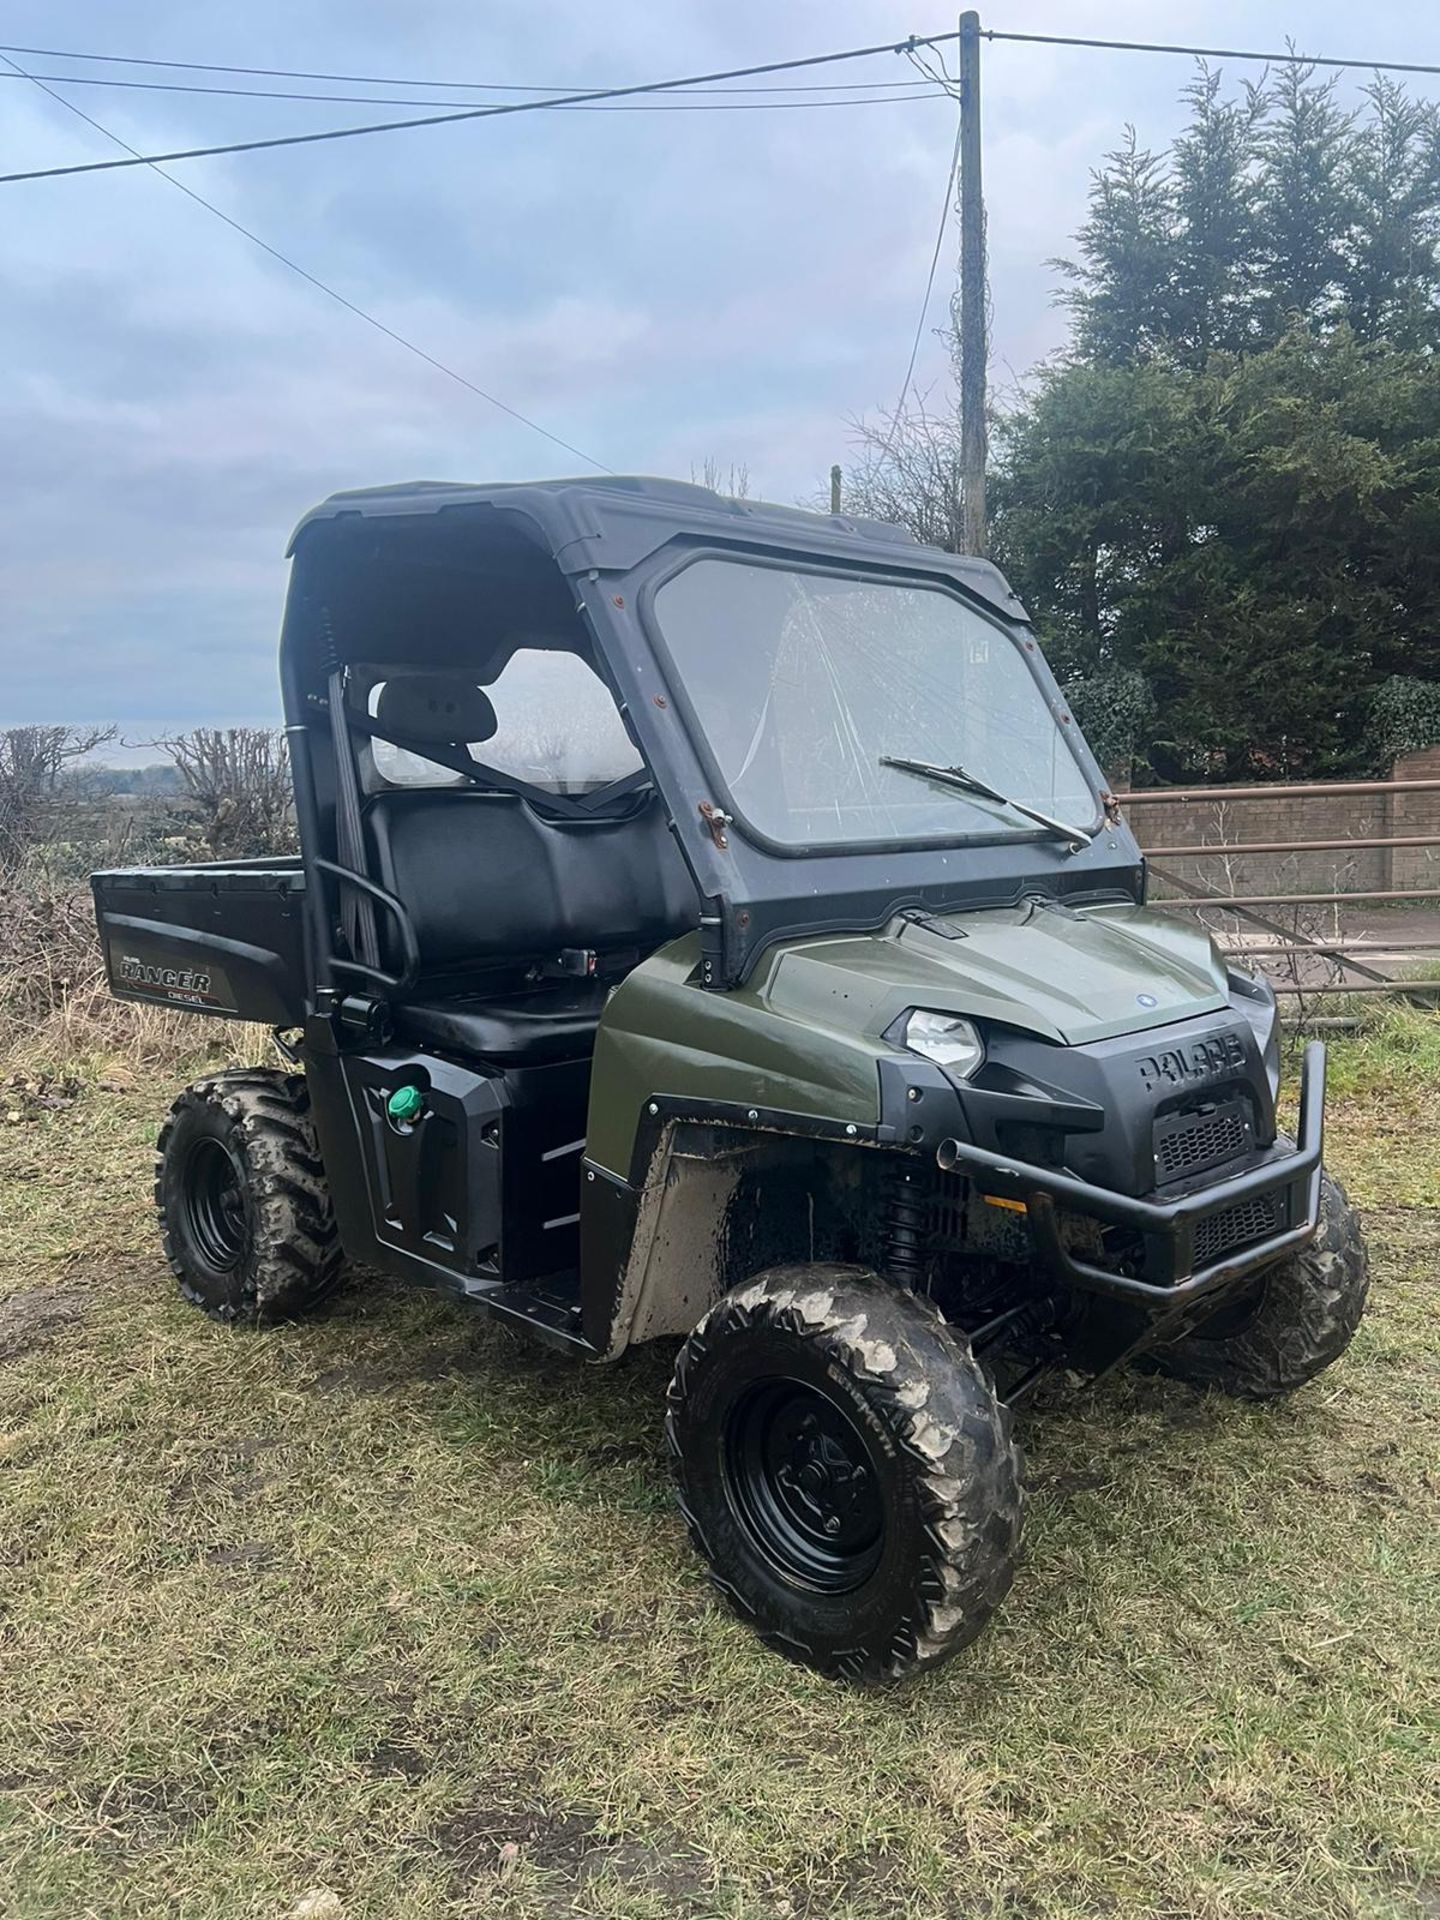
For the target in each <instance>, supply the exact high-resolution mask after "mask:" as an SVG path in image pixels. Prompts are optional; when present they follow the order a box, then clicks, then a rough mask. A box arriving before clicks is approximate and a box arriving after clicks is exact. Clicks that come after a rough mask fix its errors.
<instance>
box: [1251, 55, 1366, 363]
mask: <svg viewBox="0 0 1440 1920" xmlns="http://www.w3.org/2000/svg"><path fill="white" fill-rule="evenodd" d="M1339 84H1340V75H1339V74H1338V73H1336V74H1332V75H1331V76H1330V77H1329V79H1327V80H1324V81H1321V82H1317V81H1316V80H1315V69H1314V68H1313V67H1302V66H1294V65H1290V66H1285V67H1283V68H1282V69H1281V71H1280V73H1279V75H1278V76H1277V78H1276V80H1275V82H1274V84H1273V86H1272V87H1271V89H1270V91H1269V95H1268V99H1267V113H1266V116H1265V120H1264V122H1263V124H1262V125H1261V127H1260V129H1259V133H1258V150H1259V159H1260V166H1259V172H1258V176H1257V181H1256V209H1255V216H1256V259H1255V271H1256V282H1257V298H1256V317H1257V324H1258V328H1259V331H1260V333H1261V335H1262V336H1263V337H1264V338H1266V339H1269V340H1276V339H1278V338H1279V337H1280V335H1281V334H1282V333H1284V332H1285V331H1286V330H1287V328H1288V327H1289V326H1290V325H1291V324H1292V322H1293V321H1294V320H1295V319H1296V318H1299V319H1301V320H1303V321H1305V322H1306V323H1307V324H1308V325H1310V326H1313V327H1324V326H1327V325H1329V324H1331V323H1332V321H1333V320H1334V318H1335V316H1336V307H1337V302H1338V301H1339V298H1340V289H1341V285H1342V282H1343V281H1344V278H1345V271H1346V266H1345V263H1346V247H1347V242H1348V239H1349V236H1350V232H1351V229H1352V227H1353V226H1354V224H1355V219H1356V214H1355V210H1354V204H1353V199H1352V195H1351V190H1350V183H1349V177H1348V155H1349V144H1350V140H1351V137H1352V133H1353V127H1354V119H1353V116H1352V115H1350V114H1347V113H1344V112H1342V111H1341V109H1340V108H1339V107H1338V106H1337V105H1336V102H1335V93H1336V89H1337V88H1338V86H1339Z"/></svg>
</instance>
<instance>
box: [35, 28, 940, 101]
mask: <svg viewBox="0 0 1440 1920" xmlns="http://www.w3.org/2000/svg"><path fill="white" fill-rule="evenodd" d="M952 37H953V36H952ZM915 44H916V45H917V46H919V45H924V44H927V43H925V42H921V41H917V42H916V43H915ZM882 51H884V52H886V53H888V52H890V51H891V49H890V48H889V47H886V48H884V49H882ZM0 53H19V54H24V55H25V56H26V58H27V59H32V60H94V61H103V62H104V63H105V64H107V65H110V66H122V67H164V68H166V69H167V70H169V71H173V72H180V73H238V74H244V75H247V76H248V77H249V78H250V79H252V80H326V81H331V82H333V83H334V84H335V85H337V86H348V87H436V88H445V87H449V88H452V89H458V90H459V91H460V92H461V93H555V94H559V93H567V92H568V91H569V90H570V89H569V87H568V86H563V87H562V86H549V87H540V86H534V85H531V86H520V85H517V84H515V83H513V82H508V81H499V80H415V79H410V78H404V79H401V78H397V77H396V75H394V74H393V73H391V74H374V73H312V72H309V71H307V70H306V69H305V68H303V67H234V66H227V65H224V64H222V63H219V62H216V61H208V60H152V59H151V58H149V56H148V55H145V54H133V53H76V52H75V51H74V50H73V49H71V48H67V47H12V46H7V45H5V44H4V42H0ZM750 71H751V72H760V71H764V69H760V68H751V69H750ZM54 77H56V76H53V75H49V74H47V75H46V76H45V78H46V79H51V78H54ZM60 77H62V78H69V76H68V75H64V76H60ZM924 84H925V82H924V81H923V80H850V81H847V80H831V81H826V82H824V83H823V84H817V85H811V84H807V83H806V82H805V81H796V82H795V83H794V84H792V85H789V86H779V87H713V88H710V89H709V91H711V92H713V93H857V92H858V93H863V92H865V91H866V90H867V89H868V88H871V87H874V88H877V89H881V88H883V89H885V90H887V91H902V92H903V91H904V90H906V89H907V88H914V87H921V86H923V85H924Z"/></svg>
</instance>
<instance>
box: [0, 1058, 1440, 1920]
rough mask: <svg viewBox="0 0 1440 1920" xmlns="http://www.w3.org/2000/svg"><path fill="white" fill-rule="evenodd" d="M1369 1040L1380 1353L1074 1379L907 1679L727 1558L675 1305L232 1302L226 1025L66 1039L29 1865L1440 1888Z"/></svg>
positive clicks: (6, 1580)
mask: <svg viewBox="0 0 1440 1920" xmlns="http://www.w3.org/2000/svg"><path fill="white" fill-rule="evenodd" d="M1339 1051H1340V1053H1341V1058H1340V1060H1339V1061H1338V1062H1337V1074H1336V1081H1337V1085H1338V1087H1339V1089H1340V1099H1339V1101H1338V1103H1337V1109H1336V1112H1335V1115H1334V1119H1333V1122H1332V1135H1331V1137H1332V1143H1333V1156H1332V1157H1333V1159H1334V1161H1335V1163H1336V1165H1337V1169H1338V1171H1339V1172H1340V1174H1341V1176H1342V1178H1344V1179H1346V1180H1347V1181H1348V1182H1349V1184H1350V1186H1351V1189H1352V1192H1353V1194H1354V1196H1355V1198H1356V1199H1357V1201H1358V1202H1359V1203H1360V1204H1361V1206H1362V1207H1364V1208H1365V1209H1366V1210H1367V1224H1368V1227H1369V1231H1370V1234H1371V1237H1372V1244H1373V1248H1374V1253H1375V1261H1376V1288H1375V1295H1374V1310H1373V1312H1372V1314H1371V1316H1370V1317H1369V1319H1368V1320H1367V1321H1366V1323H1365V1325H1364V1327H1363V1328H1362V1330H1361V1333H1360V1335H1359V1337H1358V1339H1357V1341H1356V1344H1355V1347H1354V1349H1353V1350H1352V1353H1351V1355H1350V1356H1349V1357H1348V1358H1347V1359H1346V1361H1345V1362H1343V1363H1342V1364H1341V1366H1340V1367H1339V1368H1337V1369H1336V1370H1335V1371H1334V1372H1333V1373H1332V1374H1330V1375H1328V1376H1326V1377H1325V1378H1324V1379H1322V1380H1321V1381H1320V1382H1318V1383H1316V1384H1315V1385H1313V1386H1312V1387H1310V1388H1309V1389H1307V1390H1306V1391H1304V1392H1303V1393H1301V1394H1300V1395H1298V1396H1297V1397H1296V1398H1295V1400H1293V1401H1292V1402H1290V1403H1287V1404H1285V1405H1282V1406H1279V1407H1275V1408H1269V1409H1265V1408H1260V1409H1257V1408H1250V1407H1241V1406H1236V1405H1232V1404H1230V1403H1228V1402H1225V1401H1223V1400H1218V1399H1213V1398H1204V1397H1201V1396H1199V1395H1197V1394H1195V1393H1193V1392H1191V1391H1190V1390H1188V1389H1186V1388H1184V1387H1182V1386H1179V1385H1176V1384H1173V1383H1168V1382H1165V1381H1162V1380H1158V1379H1151V1378H1145V1377H1138V1376H1130V1375H1127V1376H1124V1377H1122V1378H1118V1379H1116V1380H1114V1381H1112V1382H1109V1383H1107V1384H1106V1385H1104V1386H1102V1387H1101V1388H1100V1389H1099V1390H1098V1391H1096V1392H1095V1393H1094V1394H1090V1395H1077V1394H1074V1393H1072V1392H1070V1391H1069V1390H1068V1389H1067V1388H1065V1387H1064V1386H1063V1385H1061V1384H1059V1383H1056V1384H1054V1385H1052V1386H1050V1387H1049V1388H1048V1389H1047V1390H1046V1394H1045V1399H1044V1402H1043V1404H1042V1405H1040V1406H1038V1407H1036V1408H1035V1409H1034V1410H1033V1412H1031V1413H1029V1414H1027V1417H1026V1420H1025V1423H1024V1438H1025V1441H1026V1444H1027V1447H1028V1449H1029V1460H1030V1467H1029V1477H1030V1485H1031V1489H1032V1503H1031V1512H1030V1526H1029V1533H1028V1549H1027V1558H1026V1564H1025V1566H1024V1569H1023V1571H1022V1573H1021V1577H1020V1580H1019V1582H1018V1584H1017V1587H1016V1590H1015V1592H1014V1594H1013V1596H1012V1598H1011V1600H1010V1601H1009V1603H1008V1604H1007V1606H1006V1608H1005V1609H1004V1610H1003V1611H1002V1613H1001V1615H1000V1617H999V1620H998V1622H997V1624H996V1625H995V1627H994V1628H992V1629H991V1631H990V1632H989V1633H988V1634H987V1635H985V1636H984V1637H983V1638H982V1640H981V1641H980V1642H979V1643H978V1644H977V1645H976V1646H975V1647H974V1648H973V1649H972V1650H970V1652H968V1653H967V1654H965V1655H963V1656H962V1657H961V1658H960V1659H959V1660H958V1661H956V1662H954V1663H953V1664H952V1665H951V1666H949V1667H948V1668H946V1669H945V1670H944V1671H943V1672H942V1673H940V1674H939V1675H937V1676H934V1677H932V1678H930V1679H927V1680H925V1681H922V1682H920V1683H919V1684H917V1685H914V1686H912V1687H909V1688H907V1689H905V1690H903V1691H900V1692H896V1693H889V1694H860V1693H855V1692H851V1691H846V1690H843V1689H839V1688H836V1687H833V1686H831V1685H829V1684H827V1683H825V1682H823V1681H821V1680H819V1679H817V1678H815V1677H813V1676H811V1675H810V1674H808V1673H805V1672H802V1671H800V1670H796V1669H791V1668H789V1667H787V1666H785V1665H784V1664H783V1663H781V1662H779V1661H777V1660H776V1659H775V1658H774V1657H773V1656H772V1655H769V1654H767V1653H765V1652H763V1651H762V1650H761V1649H760V1648H759V1647H758V1646H757V1645H756V1644H755V1643H754V1642H753V1641H752V1640H751V1639H750V1638H749V1637H748V1636H747V1635H746V1634H745V1633H744V1632H743V1631H742V1630H741V1629H740V1628H739V1627H737V1626H736V1625H735V1624H734V1623H733V1622H732V1621H731V1620H730V1619H729V1617H728V1616H727V1615H726V1614H725V1613H723V1612H722V1611H720V1610H719V1609H718V1608H717V1607H716V1606H715V1605H713V1604H712V1602H711V1600H710V1598H709V1597H708V1594H707V1591H706V1589H705V1585H704V1582H703V1580H702V1578H701V1575H700V1572H699V1569H698V1567H697V1565H696V1563H695V1562H694V1560H693V1558H692V1557H691V1555H690V1553H689V1551H688V1549H687V1547H686V1545H685V1542H684V1539H683V1535H682V1532H681V1529H680V1527H679V1525H678V1523H677V1521H676V1519H675V1518H674V1516H673V1514H672V1511H671V1507H670V1503H669V1495H668V1487H667V1483H666V1476H665V1471H664V1467H663V1462H662V1460H661V1457H660V1452H659V1424H660V1402H661V1397H662V1393H663V1387H664V1381H665V1377H666V1372H667V1365H668V1358H669V1356H668V1355H667V1354H666V1353H663V1352H646V1353H643V1354H641V1355H639V1356H637V1357H636V1358H635V1359H634V1360H633V1361H632V1362H631V1363H630V1364H627V1365H625V1366H622V1367H621V1368H619V1369H617V1370H613V1371H601V1370H587V1369H585V1368H583V1367H580V1366H578V1365H575V1364H573V1363H569V1362H566V1361H565V1360H563V1359H561V1358H559V1357H552V1356H550V1355H548V1354H546V1353H544V1352H543V1351H540V1350H536V1349H531V1348H529V1347H526V1346H524V1345H522V1344H521V1343H520V1342H519V1341H518V1339H517V1338H515V1337H513V1336H511V1335H510V1334H508V1333H507V1332H505V1331H504V1330H501V1329H499V1328H496V1327H492V1326H490V1325H488V1324H487V1323H485V1322H484V1321H482V1320H481V1319H479V1318H478V1317H475V1316H473V1315H467V1314H466V1313H465V1312H463V1311H462V1310H461V1309H459V1308H458V1307H454V1306H451V1305H448V1304H446V1303H443V1302H441V1301H439V1300H436V1299H432V1298H429V1297H426V1296H420V1295H412V1294H406V1293H403V1292H401V1291H399V1290H397V1289H395V1288H393V1287H391V1286H389V1285H388V1284H386V1283H384V1282H382V1281H380V1280H378V1279H376V1278H373V1277H366V1276H359V1277H357V1279H356V1281H355V1283H354V1284H353V1285H352V1286H351V1287H350V1288H349V1289H348V1290H347V1291H346V1292H344V1293H343V1294H341V1295H340V1296H338V1297H337V1298H336V1300H335V1301H334V1303H333V1305H332V1306H331V1307H330V1308H329V1309H328V1310H327V1311H326V1312H325V1313H324V1314H323V1315H322V1316H320V1317H318V1318H316V1319H313V1320H310V1321H307V1322H305V1323H303V1324H297V1325H294V1326H289V1327H283V1328H279V1329H276V1330H274V1331H273V1332H270V1333H266V1334H262V1335H259V1336H254V1335H246V1334H235V1333H229V1332H226V1331H224V1330H222V1329H219V1328H217V1327H214V1326H212V1325H210V1324H209V1323H208V1322H206V1321H205V1320H203V1319H202V1318H201V1317H200V1316H198V1315H197V1314H196V1313H195V1312H194V1311H193V1310H192V1309H190V1308H188V1307H186V1306H185V1305H184V1304H183V1303H182V1302H181V1301H180V1299H179V1298H178V1297H177V1295H176V1293H175V1291H174V1289H173V1285H172V1283H171V1282H170V1279H169V1276H168V1274H167V1272H166V1270H165V1268H164V1266H163V1263H162V1261H161V1259H160V1256H159V1252H158V1249H157V1247H156V1244H155V1238H154V1234H153V1231H152V1228H151V1224H150V1220H149V1180H150V1174H149V1165H150V1160H149V1156H150V1150H151V1143H152V1140H153V1136H154V1133H155V1130H156V1127H157V1125H158V1122H159V1119H160V1117H161V1114H162V1112H163V1109H164V1107H165V1105H166V1103H167V1102H168V1099H169V1097H170V1095H171V1092H172V1085H173V1083H175V1082H178V1080H180V1079H182V1078H184V1077H187V1076H188V1073H189V1072H191V1071H194V1070H195V1063H193V1062H192V1063H191V1064H190V1066H188V1067H186V1068H183V1069H182V1068H180V1067H178V1066H175V1065H171V1066H170V1067H169V1068H167V1069H165V1070H164V1071H160V1070H159V1069H158V1068H157V1069H155V1070H151V1069H149V1068H142V1069H140V1070H137V1069H136V1068H135V1067H133V1066H123V1067H122V1065H120V1064H118V1063H117V1062H116V1061H115V1060H113V1059H111V1060H108V1061H107V1060H105V1059H104V1058H100V1057H91V1058H90V1059H89V1060H87V1061H86V1062H84V1063H83V1073H81V1072H78V1071H77V1069H76V1068H75V1067H74V1065H73V1063H72V1065H71V1066H70V1067H68V1068H65V1069H64V1070H66V1071H70V1072H72V1073H74V1074H76V1077H77V1079H78V1081H79V1085H78V1087H77V1091H76V1093H75V1095H74V1097H72V1098H69V1099H67V1100H65V1101H64V1102H62V1103H61V1104H60V1105H58V1106H55V1107H45V1106H43V1105H36V1106H33V1107H29V1108H27V1109H26V1111H25V1114H24V1117H23V1119H22V1120H21V1121H20V1122H17V1123H14V1124H11V1125H8V1126H0V1180H3V1187H0V1301H4V1302H6V1303H7V1304H6V1305H4V1306H0V1356H3V1357H0V1633H3V1657H4V1662H5V1672H6V1684H5V1687H4V1689H3V1691H0V1835H3V1837H0V1911H3V1912H5V1913H6V1914H7V1915H12V1914H13V1915H15V1916H16V1917H17V1920H62V1916H63V1917H64V1920H70V1917H71V1916H74V1915H80V1914H85V1913H94V1914H96V1915H101V1916H104V1920H132V1916H133V1920H140V1917H141V1916H150V1915H155V1914H167V1915H168V1914H183V1915H184V1916H186V1920H240V1917H245V1916H255V1917H256V1920H261V1917H262V1916H263V1917H265V1920H272V1917H273V1920H284V1917H285V1916H289V1915H293V1914H296V1913H303V1912H304V1911H305V1908H304V1905H303V1902H304V1901H305V1899H306V1898H307V1897H309V1898H310V1902H311V1904H310V1912H311V1913H312V1914H313V1915H315V1916H316V1920H324V1916H326V1915H328V1916H329V1920H336V1916H337V1915H338V1914H339V1913H341V1912H342V1911H343V1913H344V1914H345V1915H347V1916H349V1920H359V1917H360V1916H365V1917H366V1920H368V1917H369V1916H384V1920H441V1917H442V1916H443V1917H445V1920H450V1917H455V1920H458V1916H462V1915H466V1916H468V1915H475V1916H492V1915H493V1916H496V1917H497V1920H502V1917H505V1916H526V1917H527V1920H528V1917H529V1916H536V1917H539V1916H552V1915H555V1916H558V1915H586V1916H599V1917H605V1916H609V1917H611V1920H660V1917H661V1916H665V1920H673V1917H674V1916H683V1917H685V1920H712V1917H713V1920H742V1917H743V1920H749V1916H757V1917H758V1916H762V1915H763V1916H782V1917H785V1916H789V1917H791V1920H801V1917H803V1920H821V1916H824V1920H861V1917H862V1916H863V1917H864V1920H876V1917H877V1916H880V1917H882V1920H883V1917H884V1916H895V1917H896V1920H898V1917H899V1916H911V1915H913V1916H927V1917H929V1916H936V1917H937V1920H938V1917H939V1916H949V1917H953V1920H962V1916H963V1920H982V1917H984V1916H991V1917H993V1920H1000V1916H1006V1920H1062V1917H1065V1920H1081V1916H1084V1917H1085V1920H1089V1917H1090V1916H1095V1915H1117V1916H1132V1915H1133V1916H1141V1915H1145V1916H1151V1915H1153V1916H1171V1917H1173V1920H1181V1917H1182V1916H1185V1917H1189V1916H1196V1917H1197V1920H1242V1917H1243V1920H1259V1916H1265V1917H1266V1920H1276V1917H1288V1916H1293V1917H1294V1920H1316V1917H1317V1916H1320V1917H1324V1920H1331V1917H1333V1920H1342V1916H1343V1917H1346V1920H1361V1917H1363V1920H1422V1916H1432V1917H1433V1915H1434V1914H1435V1913H1436V1911H1437V1903H1440V1843H1437V1836H1440V1776H1437V1760H1440V1717H1437V1702H1440V1682H1437V1671H1436V1664H1437V1663H1436V1649H1435V1637H1434V1625H1435V1596H1436V1592H1437V1588H1440V1550H1437V1540H1440V1529H1437V1520H1440V1459H1437V1449H1436V1446H1435V1439H1434V1436H1435V1433H1436V1431H1437V1430H1440V1427H1437V1418H1440V1364H1437V1334H1436V1326H1437V1308H1440V1287H1437V1278H1440V1194H1437V1193H1436V1190H1435V1184H1434V1182H1435V1172H1434V1169H1435V1165H1436V1161H1437V1159H1440V1153H1437V1146H1440V1086H1437V1081H1436V1079H1435V1078H1434V1077H1432V1078H1431V1079H1430V1081H1429V1083H1428V1085H1425V1084H1422V1083H1421V1082H1420V1081H1419V1080H1418V1079H1417V1077H1416V1075H1415V1073H1414V1072H1413V1070H1412V1069H1413V1059H1412V1061H1411V1066H1410V1067H1409V1068H1407V1067H1406V1066H1405V1065H1404V1064H1403V1063H1402V1064H1400V1065H1398V1066H1397V1065H1396V1064H1395V1062H1394V1061H1393V1060H1392V1059H1391V1058H1390V1056H1389V1055H1385V1056H1384V1057H1382V1056H1381V1054H1380V1053H1379V1052H1377V1051H1375V1050H1373V1049H1372V1052H1371V1055H1370V1057H1368V1058H1363V1057H1360V1055H1359V1054H1358V1053H1353V1054H1352V1055H1346V1054H1345V1051H1344V1049H1343V1048H1342V1049H1340V1050H1339ZM37 1064H38V1063H37V1062H35V1061H34V1060H32V1062H31V1064H30V1066H29V1067H27V1069H26V1071H27V1072H32V1071H34V1070H35V1067H36V1065H37ZM45 1065H46V1070H47V1071H57V1072H58V1071H60V1070H61V1069H62V1068H64V1062H62V1061H60V1060H59V1059H57V1058H54V1057H53V1056H52V1058H51V1059H50V1060H49V1061H48V1062H47V1063H45ZM11 1071H13V1069H11ZM101 1081H103V1082H105V1083H106V1084H107V1085H108V1086H110V1087H111V1088H118V1089H120V1090H118V1091H110V1092H101V1091H100V1090H99V1085H98V1083H99V1082H101ZM17 1303H19V1304H17ZM7 1329H8V1332H7ZM322 1890H328V1891H329V1892H330V1893H332V1894H333V1895H334V1900H333V1901H329V1902H327V1901H325V1900H324V1899H322V1898H321V1893H322Z"/></svg>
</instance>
